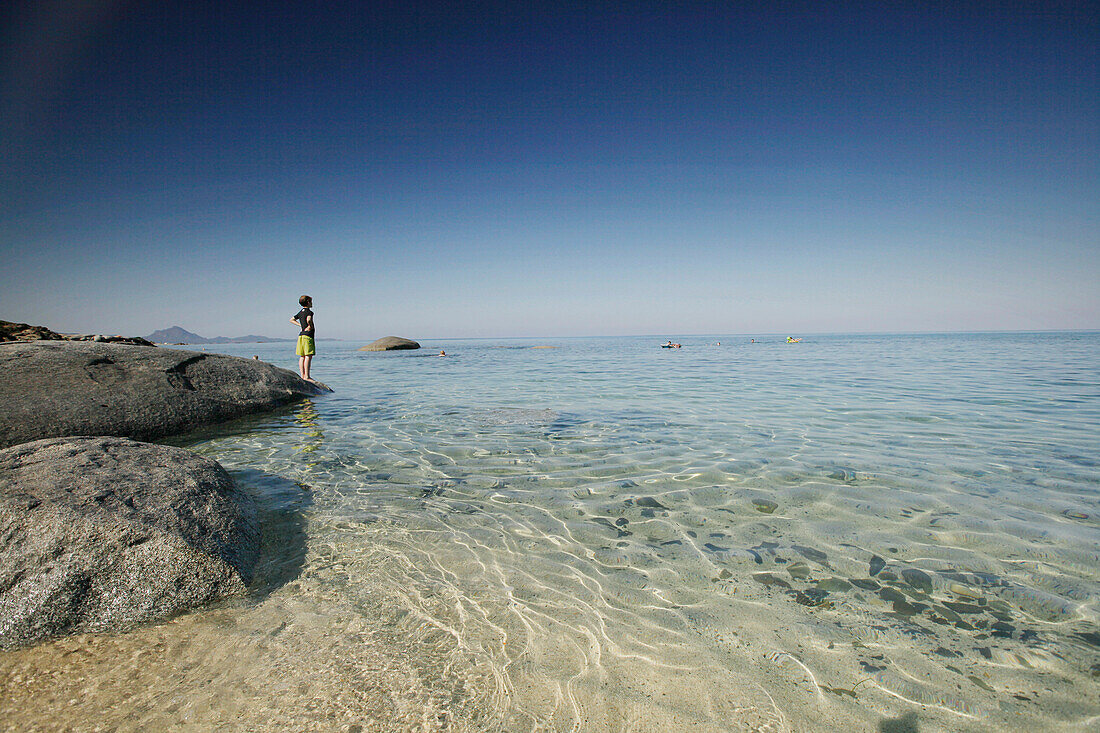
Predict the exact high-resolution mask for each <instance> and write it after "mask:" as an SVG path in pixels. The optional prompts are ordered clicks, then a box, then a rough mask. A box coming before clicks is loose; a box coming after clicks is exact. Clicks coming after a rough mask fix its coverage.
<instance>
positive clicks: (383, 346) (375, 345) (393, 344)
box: [359, 336, 420, 351]
mask: <svg viewBox="0 0 1100 733" xmlns="http://www.w3.org/2000/svg"><path fill="white" fill-rule="evenodd" d="M419 348H420V344H418V343H416V342H415V341H412V340H410V339H406V338H401V337H400V336H385V337H383V338H380V339H378V340H377V341H373V342H371V343H369V344H367V345H366V346H364V347H362V348H361V349H359V351H400V350H401V349H419Z"/></svg>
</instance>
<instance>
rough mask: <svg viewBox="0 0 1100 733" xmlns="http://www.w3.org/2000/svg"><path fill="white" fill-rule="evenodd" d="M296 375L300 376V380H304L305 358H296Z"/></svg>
mask: <svg viewBox="0 0 1100 733" xmlns="http://www.w3.org/2000/svg"><path fill="white" fill-rule="evenodd" d="M298 374H299V375H301V377H302V379H305V378H306V357H304V356H299V357H298Z"/></svg>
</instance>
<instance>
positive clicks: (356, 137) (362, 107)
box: [0, 0, 1100, 339]
mask: <svg viewBox="0 0 1100 733" xmlns="http://www.w3.org/2000/svg"><path fill="white" fill-rule="evenodd" d="M62 5H67V7H68V9H66V10H64V11H61V10H59V9H58V8H59V7H60V6H62ZM228 5H232V6H233V7H231V8H230V7H227V6H228ZM742 5H744V6H749V7H741V6H742ZM757 5H759V7H756V6H757ZM958 5H961V6H964V7H956V6H958ZM673 6H675V7H673ZM73 8H76V9H75V10H74V9H73ZM0 13H2V15H0V22H2V26H0V40H2V42H3V43H2V46H0V48H2V49H3V51H0V54H2V55H0V92H2V94H0V247H2V254H3V261H4V267H3V271H2V274H0V283H2V287H0V318H3V319H5V320H17V321H26V322H31V323H36V324H44V325H48V326H50V327H52V328H55V329H57V330H65V331H82V332H90V331H95V332H110V333H124V334H130V335H142V334H146V333H149V332H151V331H153V330H155V329H158V328H163V327H167V326H169V325H181V326H183V327H185V328H187V329H189V330H192V331H195V332H198V333H200V334H203V335H208V336H213V335H230V336H232V335H239V334H243V333H260V334H267V335H273V336H278V335H284V336H285V335H293V334H292V333H289V331H288V329H290V330H292V327H291V326H290V325H289V324H288V323H287V319H288V318H289V316H290V315H291V314H292V313H294V312H295V311H296V310H297V306H296V301H297V296H298V295H299V294H301V293H303V292H308V293H310V294H312V295H313V296H314V298H315V301H316V308H315V310H316V311H317V323H318V327H319V329H320V332H319V335H321V336H326V335H327V336H335V337H340V338H349V339H357V338H363V339H371V338H375V337H377V336H381V335H386V334H391V333H392V334H400V335H405V336H410V337H413V338H428V337H433V338H438V337H448V336H450V337H463V336H524V335H529V336H555V335H590V334H591V335H616V334H661V335H664V334H667V335H669V336H674V335H676V334H691V333H765V332H767V333H774V332H782V333H811V332H820V331H829V332H837V331H929V330H931V331H940V330H984V329H1025V330H1030V329H1060V328H1100V286H1098V284H1097V282H1098V280H1100V277H1098V276H1100V236H1098V234H1097V233H1098V232H1100V65H1098V47H1100V44H1098V40H1100V32H1098V31H1100V6H1098V4H1097V3H1085V2H1080V3H1051V2H1046V3H1033V4H1032V3H988V4H987V3H963V4H955V3H952V4H945V6H944V7H931V6H930V4H924V3H922V4H915V3H914V4H906V3H890V4H884V3H853V4H842V5H840V6H837V7H833V6H832V4H825V3H776V4H771V3H763V4H748V3H745V4H739V3H720V2H708V3H660V2H633V3H579V4H570V3H560V2H559V3H547V4H542V3H501V4H492V3H466V4H463V3H450V4H442V3H416V2H402V3H397V2H394V3H358V2H356V3H351V2H348V3H319V4H316V6H314V4H306V3H291V2H287V3H271V2H265V3H247V2H246V3H234V4H227V3H223V2H204V1H197V2H187V3H176V2H167V3H163V4H159V3H158V4H142V3H135V2H119V1H115V2H108V1H103V0H101V1H100V2H86V3H76V4H64V3H53V2H22V1H19V2H16V3H14V4H12V5H11V6H10V7H7V8H6V9H5V10H3V11H0Z"/></svg>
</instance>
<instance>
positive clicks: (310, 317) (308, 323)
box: [306, 313, 313, 331]
mask: <svg viewBox="0 0 1100 733" xmlns="http://www.w3.org/2000/svg"><path fill="white" fill-rule="evenodd" d="M306 328H307V329H308V330H310V331H312V330H313V314H312V313H310V314H309V315H308V316H306Z"/></svg>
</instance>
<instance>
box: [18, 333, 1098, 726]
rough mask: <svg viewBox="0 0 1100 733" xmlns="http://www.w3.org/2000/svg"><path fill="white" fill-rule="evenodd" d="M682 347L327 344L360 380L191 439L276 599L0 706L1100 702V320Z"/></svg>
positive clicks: (277, 714)
mask: <svg viewBox="0 0 1100 733" xmlns="http://www.w3.org/2000/svg"><path fill="white" fill-rule="evenodd" d="M663 341H664V338H663V337H662V338H659V339H658V338H652V339H646V338H629V339H626V338H624V339H598V340H597V339H565V340H540V341H528V340H509V341H482V340H476V341H433V342H424V346H425V348H424V349H422V350H421V351H418V352H398V353H362V352H357V351H355V350H354V348H355V347H356V346H358V345H359V344H344V343H336V342H324V341H322V342H320V344H319V346H320V352H321V353H320V354H319V355H318V357H317V359H316V361H315V366H314V376H316V377H317V378H319V379H321V380H322V381H324V382H326V383H328V384H329V385H330V386H332V387H333V388H334V389H335V390H336V392H335V394H333V395H330V396H326V397H323V398H318V399H315V400H311V401H309V402H305V403H302V404H299V405H297V406H295V407H293V408H291V409H288V410H286V411H284V412H282V413H280V414H277V415H273V416H264V417H259V418H251V419H248V420H244V421H240V422H238V423H235V424H233V425H230V426H227V427H225V428H223V429H219V430H217V431H212V432H206V433H201V434H196V435H192V436H188V437H187V438H186V439H181V440H178V441H176V442H177V443H179V444H181V445H187V446H189V447H191V448H192V449H194V450H197V451H199V452H201V453H204V454H206V455H209V456H212V457H214V458H216V459H217V460H219V461H220V462H222V464H223V465H225V466H226V467H227V468H228V469H230V470H231V471H232V472H233V473H234V475H235V477H236V479H237V480H238V482H239V483H240V484H241V485H242V486H244V487H246V488H248V489H249V490H250V491H251V492H253V493H254V494H255V495H256V497H257V499H258V501H259V504H260V506H261V510H262V512H263V514H264V517H265V547H264V559H263V561H262V565H261V568H260V572H259V575H258V577H257V579H256V582H255V583H254V587H253V592H252V595H251V596H250V597H249V598H247V599H237V600H234V601H232V602H228V603H225V604H223V605H222V606H219V607H216V608H213V609H208V610H204V611H202V612H198V613H193V614H188V615H186V616H182V617H179V618H177V619H174V620H172V621H170V622H167V623H163V624H156V625H152V626H147V627H144V628H141V629H137V630H135V631H132V632H130V633H126V634H116V635H86V636H78V637H73V638H69V639H63V640H59V641H56V642H52V643H49V644H46V645H42V646H39V647H35V648H32V649H27V650H22V651H18V652H12V653H8V654H3V655H0V721H2V722H0V725H3V726H4V727H5V729H9V730H26V729H58V730H62V729H66V728H69V727H72V728H75V729H79V730H91V729H96V728H97V727H101V728H103V729H112V728H119V729H140V728H160V727H171V728H175V729H184V730H187V729H191V730H208V729H212V728H215V727H217V728H224V729H235V730H287V729H289V730H364V731H372V730H478V731H482V730H507V731H522V730H555V731H557V730H631V731H673V730H700V731H709V730H715V731H717V730H756V731H788V730H805V731H818V730H838V731H851V730H868V731H874V730H920V731H931V730H1006V729H1020V730H1040V729H1044V730H1083V729H1089V728H1090V727H1092V726H1096V725H1098V724H1100V718H1098V717H1097V716H1100V694H1098V693H1100V625H1098V618H1100V531H1098V530H1100V492H1098V488H1100V430H1098V427H1100V369H1098V367H1100V334H1096V333H1086V334H992V335H990V334H986V335H928V336H923V335H921V336H817V337H809V338H807V339H805V340H804V341H803V342H802V343H799V344H792V345H788V344H786V343H783V339H782V338H778V337H771V338H760V339H758V341H760V343H756V344H752V343H749V339H748V338H747V337H712V338H695V339H681V343H683V345H684V347H683V348H682V349H675V350H665V349H659V348H657V345H658V344H659V343H661V342H663ZM717 341H721V345H720V346H719V345H717V344H716V342H717ZM542 346H551V347H554V348H534V347H542ZM207 348H208V349H210V350H211V351H213V350H215V349H217V350H218V351H221V352H224V353H234V354H236V355H241V356H246V357H250V356H252V355H253V354H256V355H259V356H260V358H262V359H265V360H268V361H271V362H273V363H276V364H279V365H281V366H286V367H289V368H294V365H295V362H296V359H295V357H294V356H293V353H292V349H293V344H275V345H240V346H227V347H222V346H218V347H207ZM439 348H446V350H447V352H448V354H450V355H451V356H448V357H447V358H442V359H441V358H437V357H434V356H433V354H434V353H437V352H438V349H439Z"/></svg>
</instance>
